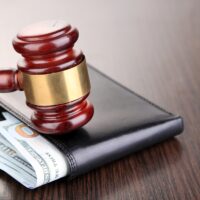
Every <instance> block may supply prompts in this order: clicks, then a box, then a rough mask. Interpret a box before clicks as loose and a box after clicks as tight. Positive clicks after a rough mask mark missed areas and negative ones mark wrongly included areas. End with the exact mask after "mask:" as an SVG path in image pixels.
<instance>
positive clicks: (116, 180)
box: [0, 139, 182, 200]
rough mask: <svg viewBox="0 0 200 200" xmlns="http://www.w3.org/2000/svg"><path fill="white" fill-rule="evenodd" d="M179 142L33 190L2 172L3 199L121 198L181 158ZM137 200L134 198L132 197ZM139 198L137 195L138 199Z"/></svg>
mask: <svg viewBox="0 0 200 200" xmlns="http://www.w3.org/2000/svg"><path fill="white" fill-rule="evenodd" d="M181 154H182V146H181V143H180V142H179V141H178V140H177V139H171V140H168V141H166V142H164V143H162V144H158V145H155V146H153V147H151V148H148V149H146V150H143V151H140V152H137V153H134V154H132V155H130V156H127V157H125V158H123V159H120V160H118V161H115V162H112V163H110V164H107V165H105V166H103V167H100V168H98V169H95V170H93V171H91V172H89V173H87V174H85V175H82V176H79V177H77V178H75V179H74V180H71V181H67V179H66V178H63V179H61V180H58V181H56V182H53V183H50V184H48V185H45V186H42V187H40V188H37V189H35V190H29V189H26V188H25V187H23V186H22V185H20V184H19V183H17V182H16V181H14V180H13V179H12V178H11V177H9V176H8V175H6V174H5V173H3V172H0V188H1V189H0V199H15V200H17V199H20V200H23V199H26V200H27V199H36V200H39V199H59V200H60V199H70V200H71V199H81V200H84V199H95V200H97V199H109V198H110V199H117V198H119V197H121V198H122V197H123V195H124V196H127V193H128V192H129V190H139V189H140V188H141V187H144V185H143V182H146V181H147V182H149V180H154V178H155V176H158V175H159V174H160V173H161V172H163V171H166V170H167V169H168V168H170V167H171V166H173V165H175V164H176V163H177V162H178V161H179V160H180V158H181ZM131 198H134V197H131ZM135 198H137V196H135Z"/></svg>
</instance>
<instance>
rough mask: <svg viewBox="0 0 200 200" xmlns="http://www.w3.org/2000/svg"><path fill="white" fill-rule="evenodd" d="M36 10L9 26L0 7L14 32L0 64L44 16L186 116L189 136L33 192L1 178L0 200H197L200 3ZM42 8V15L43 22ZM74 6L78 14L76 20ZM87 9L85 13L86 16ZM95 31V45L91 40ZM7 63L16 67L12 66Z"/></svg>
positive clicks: (123, 78)
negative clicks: (27, 27) (66, 26)
mask: <svg viewBox="0 0 200 200" xmlns="http://www.w3.org/2000/svg"><path fill="white" fill-rule="evenodd" d="M35 2H37V3H38V4H37V3H35V6H34V5H33V6H32V5H31V8H29V5H28V3H26V2H25V1H23V4H22V3H21V6H22V5H23V6H25V7H26V9H24V8H23V11H24V12H21V13H20V12H19V13H18V19H15V17H14V16H15V15H14V14H12V13H10V18H9V17H8V18H7V21H6V17H7V16H8V14H7V12H6V11H4V10H3V9H2V7H1V9H2V12H0V18H3V17H4V19H5V22H1V23H3V25H5V24H6V23H8V22H9V23H13V24H14V25H15V26H14V28H13V29H11V30H10V29H9V28H5V29H4V30H5V31H6V34H7V33H8V35H7V36H5V34H3V32H1V33H0V42H1V44H2V45H4V47H0V50H1V52H2V54H3V55H4V56H2V59H0V60H1V62H0V63H1V64H7V63H9V62H11V64H12V63H16V60H15V58H14V57H13V54H12V52H11V51H10V47H9V46H7V43H8V42H9V41H8V40H10V38H9V37H10V36H9V32H12V31H13V32H14V33H15V32H16V30H17V27H18V26H19V27H20V26H21V27H22V25H24V24H25V23H27V24H28V23H29V21H28V20H32V21H37V20H40V19H41V16H42V17H44V18H55V17H62V18H67V19H69V20H72V21H73V20H74V21H75V22H76V23H73V24H77V26H78V27H80V31H81V32H82V35H83V37H82V39H83V42H82V45H80V46H81V47H82V48H83V49H84V50H86V55H87V58H88V61H90V62H91V64H94V65H95V66H96V67H98V68H99V69H100V70H102V71H103V72H104V73H107V74H108V75H110V76H112V77H113V78H114V79H116V80H118V81H120V82H121V83H122V84H124V85H126V86H127V87H129V88H131V89H133V90H135V91H137V92H139V93H140V94H142V95H144V96H145V97H147V98H149V99H150V100H152V101H154V102H155V103H157V104H159V105H161V106H163V107H164V108H166V109H168V110H170V111H172V112H174V113H178V114H180V115H182V116H183V118H184V121H185V131H184V134H182V135H180V136H179V137H177V138H176V139H171V140H168V141H166V142H164V143H162V144H159V145H156V146H154V147H151V148H148V149H146V150H143V151H140V152H138V153H135V154H133V155H130V156H128V157H126V158H124V159H121V160H119V161H116V162H113V163H111V164H109V165H106V166H103V167H101V168H99V169H96V170H93V171H92V172H90V173H88V174H86V175H83V176H80V177H78V178H76V179H74V180H72V181H70V182H67V181H66V180H65V179H62V180H60V181H57V182H55V183H51V184H49V185H47V186H43V187H41V188H39V189H36V190H34V191H31V190H27V189H26V188H24V187H23V186H21V185H20V184H18V183H16V182H15V181H14V180H13V179H12V178H10V177H9V176H7V175H6V174H5V173H3V172H0V199H2V200H4V199H8V200H10V199H13V200H23V199H24V200H25V199H26V200H29V199H32V200H43V199H59V200H61V199H70V200H79V199H80V200H87V199H88V200H90V199H91V200H94V199H95V200H98V199H100V200H109V199H111V200H129V199H131V200H132V199H136V200H138V199H139V200H149V199H151V200H154V199H155V200H156V199H158V200H162V199H164V200H165V199H166V200H168V199H169V200H173V199H178V200H179V199H180V200H190V199H192V200H198V199H200V135H199V134H200V56H199V54H200V23H199V19H200V12H199V6H200V2H199V1H196V0H191V1H187V0H183V1H181V2H180V1H178V0H173V1H172V0H169V1H164V0H152V1H145V0H141V1H137V0H133V1H128V0H126V1H121V3H120V1H118V2H116V1H101V3H100V1H99V2H98V3H97V2H95V1H89V0H88V1H84V3H81V2H79V3H78V4H77V3H73V2H72V1H60V4H59V5H58V3H57V1H52V3H51V4H49V1H44V2H41V1H39V0H38V1H37V0H35ZM18 4H19V3H17V2H16V3H14V2H13V4H12V5H11V4H10V3H7V2H5V4H4V6H5V8H10V9H11V7H13V8H15V9H16V8H19V7H20V5H18ZM47 4H49V7H48V11H46V12H45V11H44V8H45V7H46V5H47ZM36 5H37V6H36ZM38 5H40V7H41V10H42V13H43V15H41V16H40V15H39V14H38V12H39V11H37V10H38ZM77 5H79V12H75V10H76V9H77ZM73 8H76V9H75V10H73ZM34 9H35V12H33V10H34ZM55 9H60V10H59V11H58V12H59V15H58V14H57V15H55V12H54V14H52V13H53V11H54V10H55ZM65 9H66V10H65ZM84 9H85V11H87V12H85V13H84V12H82V13H81V10H84ZM11 10H12V9H11ZM121 10H122V12H120V11H121ZM31 11H32V12H31ZM76 11H77V10H76ZM13 13H14V12H13ZM22 13H23V14H22ZM62 13H63V14H62ZM66 13H67V14H66ZM102 13H103V14H102ZM24 15H26V16H29V18H27V17H24ZM5 16H6V17H5ZM39 16H40V17H39ZM25 18H26V19H25ZM80 19H81V20H80ZM12 20H14V21H12ZM22 22H23V23H24V24H22ZM95 24H96V26H95ZM4 27H7V26H4ZM91 27H92V28H93V35H95V37H91V35H90V34H89V32H90V31H91ZM1 38H3V39H1ZM4 41H6V42H4ZM105 41H107V42H106V47H105ZM3 50H4V51H3ZM10 57H11V58H12V60H10V61H9V62H8V60H9V59H8V58H10ZM6 59H7V60H6Z"/></svg>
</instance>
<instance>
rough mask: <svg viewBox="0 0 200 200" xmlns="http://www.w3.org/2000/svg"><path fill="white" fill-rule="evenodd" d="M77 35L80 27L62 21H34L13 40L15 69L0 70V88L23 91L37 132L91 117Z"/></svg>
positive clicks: (56, 130) (64, 128)
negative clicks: (18, 56)
mask: <svg viewBox="0 0 200 200" xmlns="http://www.w3.org/2000/svg"><path fill="white" fill-rule="evenodd" d="M77 39H78V30H77V29H76V28H73V27H71V26H70V25H68V24H66V23H65V22H63V21H61V20H54V21H53V20H52V21H43V22H39V23H36V24H32V25H30V26H28V27H26V28H24V29H23V30H22V31H21V32H19V33H18V34H17V36H16V37H15V38H14V40H13V46H14V48H15V50H16V51H17V52H18V53H20V54H21V55H22V56H23V59H21V60H20V61H19V62H18V65H17V66H18V70H16V71H13V70H2V71H0V92H11V91H15V90H17V89H18V90H23V91H24V93H25V96H26V103H27V105H28V106H29V107H30V108H31V109H33V110H34V112H33V114H32V117H31V120H32V123H33V125H34V126H35V129H36V130H37V131H39V132H41V133H46V134H64V133H68V132H70V131H72V130H74V129H77V128H79V127H81V126H83V125H84V124H86V123H87V122H88V121H89V120H90V119H91V118H92V116H93V112H94V110H93V106H92V104H91V103H90V102H89V101H88V100H87V97H88V95H89V93H90V81H89V76H88V71H87V65H86V61H85V56H84V55H83V53H82V52H81V51H80V50H76V49H74V48H73V46H74V44H75V42H76V41H77Z"/></svg>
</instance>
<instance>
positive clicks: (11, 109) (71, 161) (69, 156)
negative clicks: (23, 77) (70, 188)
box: [0, 100, 77, 172]
mask: <svg viewBox="0 0 200 200" xmlns="http://www.w3.org/2000/svg"><path fill="white" fill-rule="evenodd" d="M0 104H1V106H2V107H3V108H5V109H6V110H7V111H8V112H10V113H12V114H14V115H15V116H16V117H17V118H18V119H20V120H22V121H23V122H25V123H26V124H27V125H28V126H30V127H31V128H33V126H32V125H31V123H30V122H29V121H28V120H26V118H25V117H24V116H23V114H21V113H20V112H16V109H15V108H14V107H12V106H11V105H9V106H7V105H6V104H5V103H3V101H2V100H0ZM33 129H34V128H33ZM48 138H49V137H48ZM49 139H51V138H49ZM51 141H53V142H54V143H56V145H58V146H59V147H60V148H61V149H62V150H63V151H64V153H66V154H64V155H65V156H66V157H67V160H68V161H69V166H70V172H73V171H74V170H76V168H77V163H76V159H75V158H74V156H73V154H72V153H71V152H70V151H69V149H68V148H67V146H66V145H65V144H64V143H63V142H61V143H62V144H61V143H58V142H57V141H55V140H51ZM64 146H65V147H66V148H64Z"/></svg>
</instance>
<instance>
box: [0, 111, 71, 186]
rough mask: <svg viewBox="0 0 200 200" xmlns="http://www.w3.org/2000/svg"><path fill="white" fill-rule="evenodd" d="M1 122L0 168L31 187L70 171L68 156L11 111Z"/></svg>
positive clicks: (5, 113)
mask: <svg viewBox="0 0 200 200" xmlns="http://www.w3.org/2000/svg"><path fill="white" fill-rule="evenodd" d="M3 115H4V117H5V118H6V120H5V121H1V122H0V169H2V170H4V171H5V172H6V173H8V174H9V175H11V176H12V177H13V178H15V179H16V180H17V181H19V182H20V183H22V184H23V185H25V186H26V187H28V188H36V187H39V186H41V185H44V184H46V183H49V182H52V181H54V180H57V179H59V178H62V177H64V176H66V175H67V174H68V173H69V169H68V163H67V161H66V158H65V156H64V155H63V154H62V152H61V151H60V150H58V149H57V148H56V147H55V146H54V145H53V144H51V143H50V142H49V141H48V140H47V139H46V138H44V137H43V136H41V135H40V134H38V133H37V132H35V131H33V130H32V129H30V128H29V127H27V126H26V125H25V124H23V123H22V122H20V121H19V120H18V119H17V118H15V117H14V116H12V115H11V114H9V113H7V112H4V113H3Z"/></svg>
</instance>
